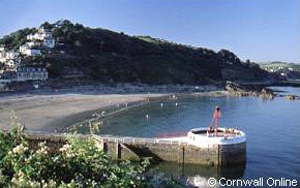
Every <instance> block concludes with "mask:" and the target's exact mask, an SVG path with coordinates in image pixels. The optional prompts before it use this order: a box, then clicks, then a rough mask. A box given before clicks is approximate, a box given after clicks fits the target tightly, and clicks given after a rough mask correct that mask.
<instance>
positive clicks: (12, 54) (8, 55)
mask: <svg viewBox="0 0 300 188" xmlns="http://www.w3.org/2000/svg"><path fill="white" fill-rule="evenodd" d="M19 56H20V54H19V53H18V52H15V51H9V52H6V59H17V58H18V57H19Z"/></svg>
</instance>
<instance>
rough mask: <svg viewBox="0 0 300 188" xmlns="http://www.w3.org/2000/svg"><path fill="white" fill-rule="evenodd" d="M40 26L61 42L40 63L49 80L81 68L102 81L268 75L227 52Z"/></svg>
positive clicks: (64, 24)
mask: <svg viewBox="0 0 300 188" xmlns="http://www.w3.org/2000/svg"><path fill="white" fill-rule="evenodd" d="M41 26H43V27H45V28H47V29H49V30H51V31H52V33H53V35H54V37H55V38H56V40H57V44H58V45H57V46H56V47H55V49H54V50H52V51H51V53H50V54H49V53H46V54H45V55H44V56H43V60H42V61H41V62H46V64H47V66H48V70H49V72H50V76H51V77H59V78H61V77H63V76H64V75H65V74H68V72H66V71H64V70H66V68H67V69H68V70H70V69H76V70H80V71H82V72H83V73H84V75H85V77H86V78H87V79H90V80H95V81H101V82H140V83H148V84H204V83H215V82H220V81H223V80H224V79H229V80H247V81H259V80H264V79H267V77H268V73H267V72H266V71H263V70H261V69H260V68H259V67H258V66H253V65H254V64H253V63H249V62H247V63H246V62H242V61H241V60H240V59H239V58H238V57H237V56H236V55H235V54H234V53H232V52H230V51H228V50H220V51H219V52H217V53H216V52H214V51H213V50H210V49H206V48H196V47H192V46H187V45H182V44H176V43H174V42H168V41H166V40H162V39H157V38H152V37H150V36H128V35H126V34H124V33H123V32H121V33H117V32H113V31H109V30H106V29H101V28H96V29H94V28H89V27H84V26H83V25H81V24H73V23H71V22H70V21H68V20H61V21H58V22H56V23H53V24H49V23H48V22H45V23H43V24H42V25H41ZM29 31H30V30H29V29H25V30H20V31H18V32H19V33H22V35H16V34H12V35H10V36H7V37H4V38H5V41H3V40H4V39H2V41H0V43H4V44H8V45H9V47H10V48H14V49H16V48H17V47H18V46H19V44H17V43H20V44H21V43H23V42H24V40H25V33H28V32H29ZM31 31H35V29H32V30H31ZM23 34H24V35H23ZM16 41H18V42H16ZM62 51H63V53H62ZM228 69H229V70H230V71H229V72H230V73H229V74H231V73H232V72H235V73H237V74H235V76H234V77H230V76H228ZM224 70H226V71H224Z"/></svg>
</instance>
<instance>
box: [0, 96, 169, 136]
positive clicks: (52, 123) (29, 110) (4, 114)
mask: <svg viewBox="0 0 300 188" xmlns="http://www.w3.org/2000/svg"><path fill="white" fill-rule="evenodd" d="M166 95H167V94H126V95H119V94H107V95H106V94H100V95H97V94H84V93H83V94H38V95H25V94H24V95H13V96H2V97H0V127H1V129H5V130H7V129H9V128H10V126H11V120H10V116H11V110H13V111H14V112H15V114H16V116H17V117H18V120H19V122H20V123H22V124H25V126H26V128H27V129H28V130H29V131H37V132H54V131H55V129H61V128H62V127H66V126H68V125H71V124H75V123H77V122H79V121H83V120H84V119H86V118H88V117H91V115H92V113H94V112H101V110H100V109H103V108H106V107H109V106H118V105H122V104H123V105H124V104H125V103H132V102H139V101H140V102H142V101H146V100H148V98H155V97H163V96H166Z"/></svg>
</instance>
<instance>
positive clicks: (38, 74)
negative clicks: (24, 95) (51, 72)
mask: <svg viewBox="0 0 300 188" xmlns="http://www.w3.org/2000/svg"><path fill="white" fill-rule="evenodd" d="M47 79H48V71H47V69H46V68H44V67H19V68H18V69H17V81H28V80H41V81H44V80H47Z"/></svg>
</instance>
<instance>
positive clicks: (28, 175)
mask: <svg viewBox="0 0 300 188" xmlns="http://www.w3.org/2000/svg"><path fill="white" fill-rule="evenodd" d="M0 157H1V158H0V160H1V162H0V187H148V186H150V185H148V184H147V182H146V180H145V178H144V176H143V172H144V171H145V168H146V167H147V166H148V162H146V161H144V162H142V163H140V164H132V163H130V162H129V161H125V162H118V161H114V160H112V159H111V158H109V157H108V156H107V155H105V154H104V152H103V151H101V150H100V149H98V148H97V147H96V146H95V143H94V141H93V140H79V139H76V138H70V139H68V143H67V144H66V145H64V146H63V147H61V148H60V149H59V151H57V152H53V151H52V152H50V150H49V148H48V147H47V146H46V144H45V143H40V144H39V147H38V149H37V150H32V149H30V148H29V147H28V142H27V141H26V137H25V136H24V135H23V134H22V133H21V131H20V129H17V128H15V129H13V130H12V131H10V132H8V133H4V132H3V131H0Z"/></svg>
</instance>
